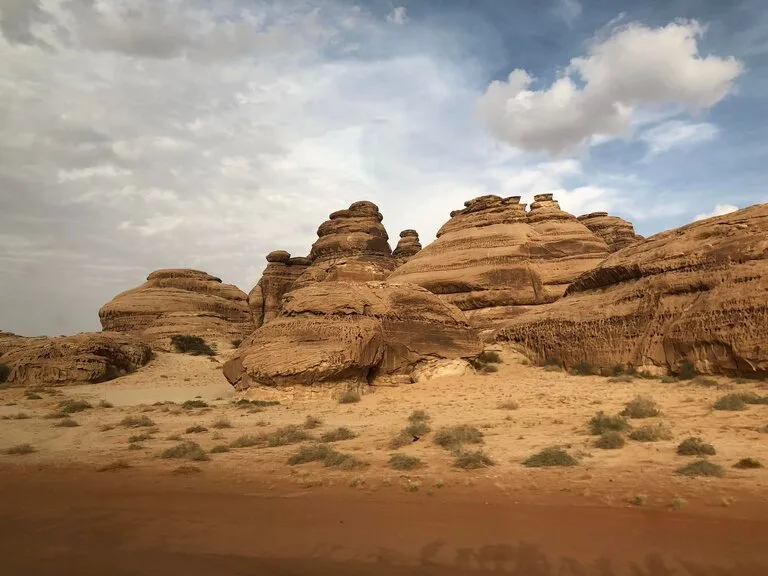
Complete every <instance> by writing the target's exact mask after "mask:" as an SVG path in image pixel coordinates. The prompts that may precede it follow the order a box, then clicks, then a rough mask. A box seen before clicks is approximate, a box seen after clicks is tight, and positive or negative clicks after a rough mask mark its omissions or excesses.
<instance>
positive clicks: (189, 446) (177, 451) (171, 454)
mask: <svg viewBox="0 0 768 576" xmlns="http://www.w3.org/2000/svg"><path fill="white" fill-rule="evenodd" d="M160 457H161V458H184V459H186V460H194V461H195V462H203V461H205V460H208V459H209V458H210V457H209V456H208V454H206V453H205V450H203V449H202V448H201V447H200V444H198V443H197V442H182V443H181V444H176V446H173V447H171V448H168V449H166V450H164V451H163V453H162V454H161V455H160Z"/></svg>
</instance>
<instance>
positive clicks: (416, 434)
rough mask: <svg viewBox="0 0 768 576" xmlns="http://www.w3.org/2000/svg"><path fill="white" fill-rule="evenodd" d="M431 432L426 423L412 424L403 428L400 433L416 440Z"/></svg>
mask: <svg viewBox="0 0 768 576" xmlns="http://www.w3.org/2000/svg"><path fill="white" fill-rule="evenodd" d="M431 431H432V428H431V427H430V426H429V424H427V423H426V422H413V423H412V424H409V425H408V426H406V427H405V428H403V430H402V433H403V434H406V435H409V436H411V437H413V438H415V439H416V440H418V439H419V438H421V437H422V436H426V435H427V434H429V433H430V432H431Z"/></svg>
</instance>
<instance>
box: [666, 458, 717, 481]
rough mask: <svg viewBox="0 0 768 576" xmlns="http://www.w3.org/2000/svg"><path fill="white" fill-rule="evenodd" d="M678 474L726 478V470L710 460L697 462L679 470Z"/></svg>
mask: <svg viewBox="0 0 768 576" xmlns="http://www.w3.org/2000/svg"><path fill="white" fill-rule="evenodd" d="M677 473H678V474H682V475H683V476H712V477H715V478H722V477H723V476H725V470H723V467H722V466H720V465H719V464H715V463H713V462H710V461H709V460H696V461H695V462H691V463H690V464H688V465H686V466H683V467H682V468H678V469H677Z"/></svg>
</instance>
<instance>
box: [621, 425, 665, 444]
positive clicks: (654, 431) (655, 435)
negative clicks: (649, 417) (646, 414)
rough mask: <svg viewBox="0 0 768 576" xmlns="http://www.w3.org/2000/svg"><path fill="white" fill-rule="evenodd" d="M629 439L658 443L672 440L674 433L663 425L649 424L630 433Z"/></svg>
mask: <svg viewBox="0 0 768 576" xmlns="http://www.w3.org/2000/svg"><path fill="white" fill-rule="evenodd" d="M629 439H630V440H635V441H637V442H658V441H659V440H671V439H672V431H671V430H670V429H669V428H667V427H666V426H664V425H663V424H647V425H645V426H641V427H640V428H636V429H635V430H632V432H630V433H629Z"/></svg>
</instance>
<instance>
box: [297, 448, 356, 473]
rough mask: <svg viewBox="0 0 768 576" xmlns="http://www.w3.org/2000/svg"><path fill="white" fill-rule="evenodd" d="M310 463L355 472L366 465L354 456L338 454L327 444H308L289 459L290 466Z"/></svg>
mask: <svg viewBox="0 0 768 576" xmlns="http://www.w3.org/2000/svg"><path fill="white" fill-rule="evenodd" d="M309 462H322V463H323V466H325V467H326V468H338V469H341V470H354V469H356V468H362V467H364V466H365V463H363V462H361V461H360V460H358V459H357V458H355V457H354V456H351V455H349V454H344V453H342V452H337V451H336V450H334V449H333V448H331V447H330V446H328V445H327V444H307V445H304V446H302V447H301V448H299V451H298V452H296V453H295V454H294V455H293V456H291V457H290V458H288V464H289V465H291V466H296V465H297V464H307V463H309Z"/></svg>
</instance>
